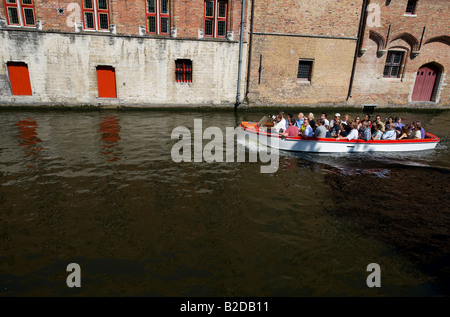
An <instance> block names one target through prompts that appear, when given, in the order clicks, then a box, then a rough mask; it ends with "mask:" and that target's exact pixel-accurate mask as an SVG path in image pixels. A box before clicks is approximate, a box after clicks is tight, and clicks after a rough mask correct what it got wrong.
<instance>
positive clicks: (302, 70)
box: [297, 60, 313, 81]
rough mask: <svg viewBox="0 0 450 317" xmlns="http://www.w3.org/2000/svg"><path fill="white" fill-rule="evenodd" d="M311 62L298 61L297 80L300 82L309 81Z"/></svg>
mask: <svg viewBox="0 0 450 317" xmlns="http://www.w3.org/2000/svg"><path fill="white" fill-rule="evenodd" d="M312 65H313V61H312V60H299V62H298V71H297V79H299V80H302V81H311V70H312Z"/></svg>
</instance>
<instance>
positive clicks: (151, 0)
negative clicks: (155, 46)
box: [145, 0, 170, 35]
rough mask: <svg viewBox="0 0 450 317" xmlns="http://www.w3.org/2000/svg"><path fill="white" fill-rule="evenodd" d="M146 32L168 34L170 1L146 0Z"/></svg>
mask: <svg viewBox="0 0 450 317" xmlns="http://www.w3.org/2000/svg"><path fill="white" fill-rule="evenodd" d="M146 7H147V8H146V11H145V16H146V18H147V33H149V34H162V35H168V34H170V1H169V0H146Z"/></svg>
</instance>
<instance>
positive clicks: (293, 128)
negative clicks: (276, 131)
mask: <svg viewBox="0 0 450 317" xmlns="http://www.w3.org/2000/svg"><path fill="white" fill-rule="evenodd" d="M281 135H283V136H298V128H297V127H296V126H295V120H294V119H291V120H290V121H289V127H288V128H287V129H286V131H284V132H281Z"/></svg>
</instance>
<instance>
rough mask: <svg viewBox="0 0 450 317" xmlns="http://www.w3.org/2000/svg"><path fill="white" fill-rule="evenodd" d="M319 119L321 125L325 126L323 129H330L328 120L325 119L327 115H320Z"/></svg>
mask: <svg viewBox="0 0 450 317" xmlns="http://www.w3.org/2000/svg"><path fill="white" fill-rule="evenodd" d="M320 117H321V118H322V119H323V125H324V126H325V128H327V129H328V128H329V127H330V121H328V119H327V114H326V113H322V115H321V116H320Z"/></svg>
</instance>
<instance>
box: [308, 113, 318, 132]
mask: <svg viewBox="0 0 450 317" xmlns="http://www.w3.org/2000/svg"><path fill="white" fill-rule="evenodd" d="M308 120H309V125H310V126H311V128H312V129H313V131H314V129H315V128H316V121H315V120H314V114H313V113H312V112H310V113H309V114H308Z"/></svg>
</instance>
